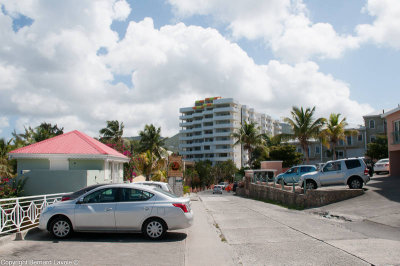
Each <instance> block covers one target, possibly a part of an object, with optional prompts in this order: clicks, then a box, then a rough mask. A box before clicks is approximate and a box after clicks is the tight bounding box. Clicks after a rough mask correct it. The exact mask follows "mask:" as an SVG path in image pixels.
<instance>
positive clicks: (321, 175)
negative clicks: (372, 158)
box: [299, 158, 370, 189]
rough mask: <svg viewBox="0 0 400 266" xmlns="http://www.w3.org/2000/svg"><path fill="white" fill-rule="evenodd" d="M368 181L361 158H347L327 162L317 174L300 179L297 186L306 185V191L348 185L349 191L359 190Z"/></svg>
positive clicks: (306, 175) (312, 173) (366, 171)
mask: <svg viewBox="0 0 400 266" xmlns="http://www.w3.org/2000/svg"><path fill="white" fill-rule="evenodd" d="M369 180H370V177H369V175H368V169H367V167H366V165H365V163H364V161H363V160H362V159H361V158H349V159H341V160H335V161H328V162H327V163H326V164H325V165H324V167H323V168H322V169H321V170H320V171H317V172H311V173H307V174H304V175H302V176H301V177H300V180H299V186H303V185H304V183H305V184H306V188H307V189H316V188H318V187H321V186H329V185H340V184H342V185H348V186H349V188H351V189H360V188H362V187H363V185H364V184H366V183H367V182H368V181H369Z"/></svg>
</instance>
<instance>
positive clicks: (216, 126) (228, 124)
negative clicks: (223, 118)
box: [214, 123, 235, 128]
mask: <svg viewBox="0 0 400 266" xmlns="http://www.w3.org/2000/svg"><path fill="white" fill-rule="evenodd" d="M234 127H235V125H234V124H233V123H226V124H215V125H214V128H234Z"/></svg>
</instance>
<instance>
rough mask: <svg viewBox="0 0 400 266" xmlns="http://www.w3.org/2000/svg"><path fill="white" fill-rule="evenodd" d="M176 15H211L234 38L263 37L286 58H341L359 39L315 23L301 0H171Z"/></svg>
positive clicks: (328, 25) (290, 59)
mask: <svg viewBox="0 0 400 266" xmlns="http://www.w3.org/2000/svg"><path fill="white" fill-rule="evenodd" d="M169 3H170V4H171V5H172V7H173V10H174V12H175V14H176V15H177V16H180V17H188V16H193V15H195V14H199V15H212V16H213V17H214V18H215V19H216V20H219V21H221V22H223V23H226V24H227V25H228V26H227V28H228V29H229V30H230V31H231V32H232V35H233V37H235V38H247V39H250V40H255V39H264V40H265V42H266V44H267V45H268V46H269V47H271V49H272V51H273V52H274V53H275V54H276V55H277V56H278V57H279V58H281V59H283V60H285V61H287V62H292V63H293V62H301V61H307V60H308V59H310V58H313V57H318V58H338V57H340V56H341V55H342V54H343V53H344V51H346V50H347V49H354V48H357V47H358V45H359V40H358V38H357V37H353V36H350V35H340V34H338V33H337V32H336V31H335V30H334V28H333V27H332V25H331V24H329V23H313V22H312V21H311V20H310V19H309V17H308V10H307V8H306V6H305V4H304V3H303V1H302V0H269V1H259V0H249V1H241V0H232V1H202V0H169Z"/></svg>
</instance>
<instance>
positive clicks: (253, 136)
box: [232, 121, 264, 165]
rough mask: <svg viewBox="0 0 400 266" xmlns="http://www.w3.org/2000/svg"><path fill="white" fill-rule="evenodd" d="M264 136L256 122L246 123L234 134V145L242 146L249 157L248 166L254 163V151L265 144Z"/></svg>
mask: <svg viewBox="0 0 400 266" xmlns="http://www.w3.org/2000/svg"><path fill="white" fill-rule="evenodd" d="M263 136H264V135H263V134H260V130H259V127H258V126H257V124H256V123H255V122H253V121H252V122H250V123H247V122H246V121H245V122H244V124H242V127H241V128H239V129H238V130H237V131H236V132H233V133H232V137H233V138H234V139H236V142H235V144H234V145H238V144H241V145H243V149H245V150H246V151H247V153H248V155H249V160H248V162H247V164H248V165H250V164H251V162H252V161H253V158H252V153H253V150H254V149H255V148H256V147H257V146H260V145H262V144H263V143H264V138H263Z"/></svg>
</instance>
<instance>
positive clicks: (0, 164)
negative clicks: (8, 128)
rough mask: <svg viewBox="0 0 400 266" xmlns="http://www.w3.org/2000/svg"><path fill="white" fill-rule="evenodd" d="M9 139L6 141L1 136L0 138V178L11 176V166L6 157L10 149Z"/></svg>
mask: <svg viewBox="0 0 400 266" xmlns="http://www.w3.org/2000/svg"><path fill="white" fill-rule="evenodd" d="M11 141H12V139H10V140H9V141H8V142H6V141H5V140H4V139H3V138H2V139H0V179H1V177H5V178H11V177H13V176H14V175H13V167H12V166H11V164H10V161H9V160H8V158H7V153H8V152H9V151H10V150H11V145H10V144H11Z"/></svg>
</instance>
